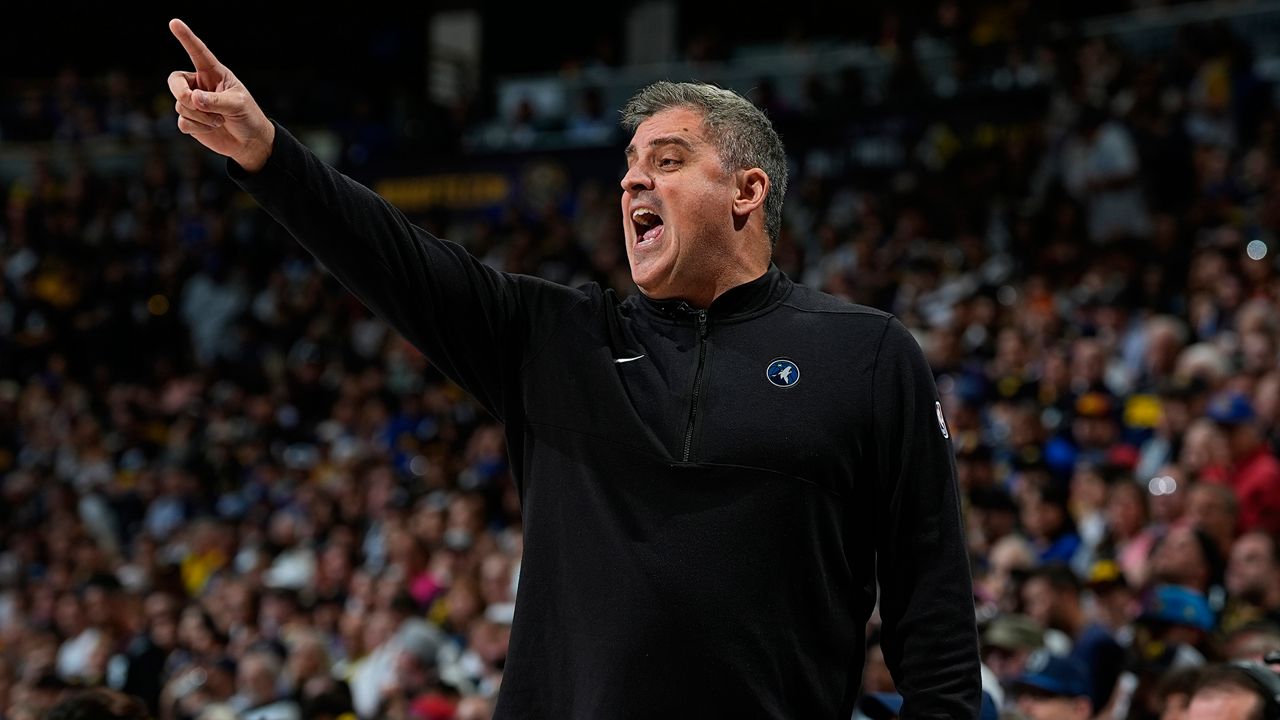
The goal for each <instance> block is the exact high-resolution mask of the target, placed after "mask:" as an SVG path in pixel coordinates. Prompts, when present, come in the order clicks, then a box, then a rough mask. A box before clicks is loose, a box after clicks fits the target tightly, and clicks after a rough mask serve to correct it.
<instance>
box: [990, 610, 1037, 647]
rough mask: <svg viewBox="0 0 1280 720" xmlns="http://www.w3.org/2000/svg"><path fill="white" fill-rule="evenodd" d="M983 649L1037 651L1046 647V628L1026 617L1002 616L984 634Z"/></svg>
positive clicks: (991, 623) (993, 621) (992, 622)
mask: <svg viewBox="0 0 1280 720" xmlns="http://www.w3.org/2000/svg"><path fill="white" fill-rule="evenodd" d="M982 646H983V647H997V648H1003V649H1006V650H1035V649H1036V648H1041V647H1044V628H1042V627H1040V623H1038V622H1036V621H1035V620H1032V619H1031V618H1029V617H1027V616H1026V615H1001V616H999V617H997V618H995V619H994V620H992V621H991V622H990V623H989V624H988V625H987V629H986V630H985V631H983V633H982Z"/></svg>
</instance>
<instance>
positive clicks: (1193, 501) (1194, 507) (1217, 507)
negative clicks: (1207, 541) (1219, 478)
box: [1187, 483, 1236, 553]
mask: <svg viewBox="0 0 1280 720" xmlns="http://www.w3.org/2000/svg"><path fill="white" fill-rule="evenodd" d="M1187 494H1188V499H1187V515H1188V517H1189V519H1190V520H1191V525H1192V527H1196V528H1199V529H1201V530H1203V531H1205V533H1207V534H1208V535H1209V537H1211V538H1213V539H1214V540H1215V541H1218V542H1219V544H1220V547H1221V549H1222V552H1224V553H1225V552H1226V550H1227V543H1229V542H1230V539H1231V538H1232V537H1234V536H1235V532H1236V513H1235V510H1234V509H1233V508H1232V506H1231V505H1232V503H1231V500H1230V495H1231V490H1229V489H1228V488H1225V487H1223V486H1221V485H1207V484H1203V483H1202V484H1198V485H1195V486H1193V487H1192V488H1191V490H1190V491H1189V492H1188V493H1187Z"/></svg>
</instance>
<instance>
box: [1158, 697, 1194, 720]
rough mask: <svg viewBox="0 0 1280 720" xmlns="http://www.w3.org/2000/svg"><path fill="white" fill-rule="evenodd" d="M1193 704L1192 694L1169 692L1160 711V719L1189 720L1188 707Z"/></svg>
mask: <svg viewBox="0 0 1280 720" xmlns="http://www.w3.org/2000/svg"><path fill="white" fill-rule="evenodd" d="M1190 704H1191V696H1189V695H1187V694H1186V693H1180V692H1175V693H1169V696H1168V697H1166V698H1165V700H1164V707H1163V708H1162V709H1161V711H1160V720H1187V708H1188V706H1189V705H1190Z"/></svg>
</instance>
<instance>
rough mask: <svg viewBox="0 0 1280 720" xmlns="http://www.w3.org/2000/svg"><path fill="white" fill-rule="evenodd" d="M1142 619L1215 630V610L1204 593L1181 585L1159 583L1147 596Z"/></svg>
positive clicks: (1139, 618) (1207, 630) (1140, 618)
mask: <svg viewBox="0 0 1280 720" xmlns="http://www.w3.org/2000/svg"><path fill="white" fill-rule="evenodd" d="M1138 620H1140V621H1146V622H1151V621H1155V622H1164V623H1168V624H1170V625H1185V626H1187V627H1193V628H1197V629H1199V630H1204V631H1205V632H1209V631H1211V630H1213V625H1214V619H1213V611H1212V610H1211V609H1209V601H1208V599H1206V598H1205V596H1204V594H1203V593H1201V592H1199V591H1197V590H1193V589H1191V588H1188V587H1183V586H1181V585H1159V586H1157V587H1156V588H1155V589H1154V590H1153V591H1152V592H1151V595H1150V596H1149V597H1148V598H1147V601H1146V603H1145V605H1144V607H1143V609H1142V615H1140V616H1139V617H1138Z"/></svg>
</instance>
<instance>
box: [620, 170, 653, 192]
mask: <svg viewBox="0 0 1280 720" xmlns="http://www.w3.org/2000/svg"><path fill="white" fill-rule="evenodd" d="M652 189H653V178H651V177H649V174H648V173H646V172H644V171H642V170H641V169H640V163H636V164H634V165H632V166H631V167H629V168H627V174H626V175H623V176H622V190H623V192H640V191H641V190H652Z"/></svg>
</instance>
